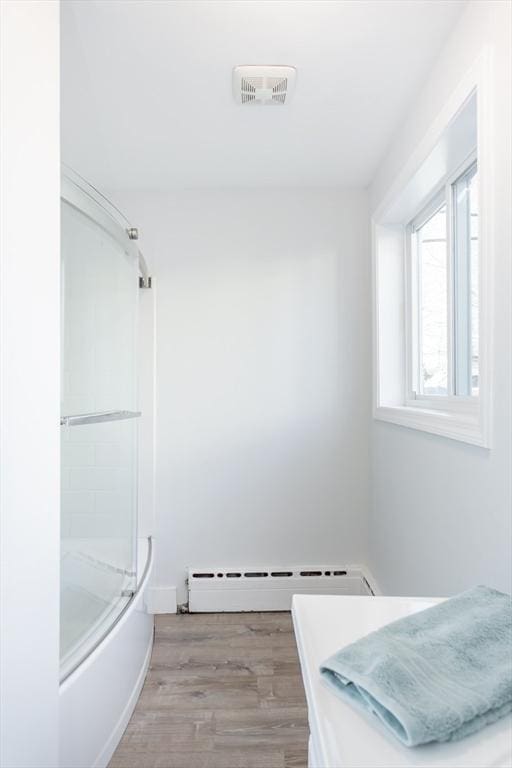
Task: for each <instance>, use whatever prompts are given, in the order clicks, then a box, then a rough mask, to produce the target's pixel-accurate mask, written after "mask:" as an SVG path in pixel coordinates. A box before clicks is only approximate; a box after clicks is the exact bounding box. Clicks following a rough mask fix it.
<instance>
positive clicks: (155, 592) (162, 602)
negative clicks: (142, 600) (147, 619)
mask: <svg viewBox="0 0 512 768" xmlns="http://www.w3.org/2000/svg"><path fill="white" fill-rule="evenodd" d="M147 608H148V613H176V611H177V609H178V603H177V598H176V587H150V589H149V590H148V598H147Z"/></svg>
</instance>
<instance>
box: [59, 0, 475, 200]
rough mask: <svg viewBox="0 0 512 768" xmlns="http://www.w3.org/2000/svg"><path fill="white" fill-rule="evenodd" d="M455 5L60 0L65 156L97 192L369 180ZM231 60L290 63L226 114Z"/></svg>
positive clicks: (419, 0) (458, 3) (444, 1)
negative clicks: (285, 91) (284, 75)
mask: <svg viewBox="0 0 512 768" xmlns="http://www.w3.org/2000/svg"><path fill="white" fill-rule="evenodd" d="M464 5H465V2H464V0H426V1H423V0H356V2H350V1H349V0H327V1H326V2H324V1H323V0H279V1H276V2H274V0H255V1H252V0H183V1H182V0H73V1H71V0H65V2H63V3H62V125H63V159H64V160H65V161H66V162H68V163H69V164H70V165H72V166H73V167H74V168H75V169H76V170H78V171H79V172H80V173H82V174H83V175H84V176H86V177H87V178H88V179H89V180H90V181H92V182H93V183H95V184H98V185H100V186H102V187H104V188H109V189H171V188H176V187H196V186H200V187H209V186H295V185H302V186H323V185H326V186H329V185H337V186H351V185H366V184H368V183H369V182H370V181H371V179H372V177H373V174H374V172H375V170H376V168H377V166H378V164H379V162H380V160H381V159H382V157H383V154H384V152H385V151H386V148H387V146H388V145H389V142H390V140H391V138H392V136H393V133H394V131H395V130H396V129H397V127H398V126H399V124H400V122H401V121H402V120H403V118H404V116H405V115H406V113H407V108H408V105H409V104H410V103H411V102H412V101H413V100H414V98H415V94H416V93H417V91H418V88H419V87H420V86H421V84H422V82H423V81H424V79H425V78H426V76H427V74H428V70H429V68H430V66H431V65H432V62H433V60H434V59H435V57H436V55H437V53H438V52H439V50H440V48H441V46H442V44H443V41H444V39H445V38H446V36H447V34H448V33H449V31H450V29H451V28H452V26H453V25H454V23H455V21H456V19H457V17H458V16H459V14H460V12H461V11H462V9H463V7H464ZM237 64H291V65H293V66H295V67H297V85H296V90H295V93H294V95H293V98H292V101H291V102H290V103H289V104H288V105H286V106H284V107H281V106H276V107H261V106H254V105H252V106H250V105H245V106H241V105H237V104H235V102H234V99H233V96H232V92H231V72H232V68H233V67H234V66H235V65H237Z"/></svg>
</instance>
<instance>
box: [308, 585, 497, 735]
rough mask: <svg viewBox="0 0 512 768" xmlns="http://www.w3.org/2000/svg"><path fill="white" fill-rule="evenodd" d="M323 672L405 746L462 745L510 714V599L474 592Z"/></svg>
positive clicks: (398, 625) (353, 649)
mask: <svg viewBox="0 0 512 768" xmlns="http://www.w3.org/2000/svg"><path fill="white" fill-rule="evenodd" d="M368 599H371V598H368ZM320 672H321V673H322V675H323V676H324V678H325V680H326V681H327V682H328V683H329V684H330V685H331V686H332V687H333V688H334V690H335V691H336V692H337V694H338V695H339V696H341V697H342V698H344V699H346V700H348V701H351V702H354V703H358V704H359V705H362V706H363V707H364V709H365V710H367V711H369V712H373V713H374V714H375V715H377V717H378V718H379V719H380V720H381V721H382V722H383V723H384V725H385V726H386V727H387V728H389V730H390V731H391V732H392V733H393V734H394V735H395V736H396V737H397V738H398V739H400V741H401V742H403V743H404V744H405V745H407V746H409V747H413V746H416V745H417V744H425V743H427V742H430V741H455V740H456V739H461V738H463V737H464V736H467V735H469V734H470V733H474V732H475V731H478V730H479V729H480V728H483V727H484V726H485V725H488V724H489V723H492V722H494V721H495V720H498V719H499V718H500V717H503V716H504V715H506V714H508V713H509V712H511V711H512V603H511V598H510V596H509V595H505V594H503V593H502V592H497V591H496V590H494V589H489V588H488V587H483V586H480V587H475V588H474V589H470V590H468V591H467V592H463V593H462V594H460V595H457V597H453V598H451V599H449V600H446V601H445V602H443V603H439V604H438V605H435V606H433V607H432V608H427V609H426V610H424V611H420V612H419V613H416V614H413V615H412V616H407V617H406V618H403V619H399V620H398V621H394V622H393V623H391V624H388V625H387V626H385V627H382V629H379V630H378V631H377V632H372V633H371V634H369V635H367V636H366V637H363V638H361V640H358V641H357V642H355V643H352V644H351V645H348V646H347V647H346V648H342V649H341V650H340V651H338V652H337V653H335V654H334V655H333V656H331V657H330V658H329V659H327V661H325V662H324V664H322V666H321V667H320Z"/></svg>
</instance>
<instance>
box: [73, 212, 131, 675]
mask: <svg viewBox="0 0 512 768" xmlns="http://www.w3.org/2000/svg"><path fill="white" fill-rule="evenodd" d="M93 209H94V206H93ZM87 211H88V212H87V213H85V212H84V211H83V210H81V209H80V208H79V207H75V205H71V204H70V203H69V202H67V201H66V200H64V199H63V201H62V224H61V229H62V243H61V252H62V408H61V414H62V415H61V434H62V443H61V447H62V459H61V462H62V498H61V502H62V521H61V526H62V527H61V539H62V541H61V544H62V550H61V677H62V678H64V677H66V676H67V675H68V674H69V673H70V672H71V671H72V670H73V669H74V668H75V667H76V666H78V664H79V663H80V662H81V661H82V660H83V658H85V657H86V656H87V655H88V653H89V652H90V651H91V649H92V648H93V647H94V646H95V645H96V644H97V642H98V641H99V640H100V639H101V638H102V637H103V636H104V635H105V634H106V633H107V632H108V630H109V628H110V627H111V626H112V623H113V622H114V621H115V620H116V618H117V617H118V616H119V614H120V613H121V611H122V610H123V608H124V607H125V605H126V604H127V602H128V601H129V599H130V597H131V596H132V594H133V592H134V590H135V589H136V566H137V563H136V546H137V522H136V509H137V507H136V496H137V486H136V479H137V415H138V414H137V404H136V313H137V291H138V265H137V260H136V258H134V256H133V252H132V251H131V250H130V248H129V241H128V238H127V236H126V240H127V245H126V247H125V246H124V244H123V242H122V240H121V239H118V238H116V237H114V236H113V235H112V234H111V233H110V232H108V231H107V230H106V229H105V228H103V227H102V226H101V225H100V224H98V221H96V220H95V219H94V217H92V216H91V215H90V211H91V203H90V201H88V207H87ZM119 231H120V232H121V233H122V234H124V230H123V229H122V228H121V227H119Z"/></svg>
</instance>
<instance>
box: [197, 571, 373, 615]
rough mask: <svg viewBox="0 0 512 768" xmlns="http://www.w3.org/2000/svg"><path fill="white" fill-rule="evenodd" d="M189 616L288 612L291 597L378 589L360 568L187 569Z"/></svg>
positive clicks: (366, 592)
mask: <svg viewBox="0 0 512 768" xmlns="http://www.w3.org/2000/svg"><path fill="white" fill-rule="evenodd" d="M188 587H189V592H188V598H189V610H190V612H191V613H214V612H223V611H234V612H237V611H288V610H290V609H291V604H292V598H293V595H296V594H301V595H304V594H309V595H315V594H318V595H372V594H378V592H379V590H378V588H377V587H376V586H375V584H374V580H373V578H372V577H371V575H370V574H369V572H368V570H367V569H366V568H364V567H363V566H360V565H344V566H334V567H333V566H332V565H323V566H316V567H311V566H309V567H300V566H280V567H279V568H275V567H274V568H269V567H257V568H254V567H253V568H247V567H245V568H243V567H239V568H228V569H226V568H222V567H220V568H219V567H216V568H189V571H188Z"/></svg>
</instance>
